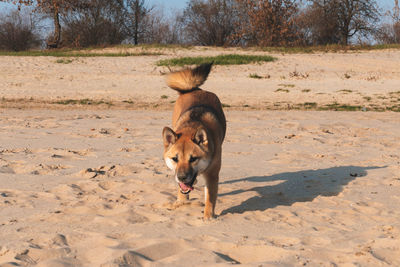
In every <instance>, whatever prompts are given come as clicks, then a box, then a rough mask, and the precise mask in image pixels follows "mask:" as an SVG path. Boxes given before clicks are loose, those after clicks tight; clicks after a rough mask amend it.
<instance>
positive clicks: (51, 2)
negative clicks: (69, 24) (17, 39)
mask: <svg viewBox="0 0 400 267" xmlns="http://www.w3.org/2000/svg"><path fill="white" fill-rule="evenodd" d="M0 2H10V3H13V4H17V5H18V7H19V8H20V7H21V6H22V5H26V6H33V7H35V11H37V12H42V13H45V14H47V15H50V16H51V18H52V20H53V24H54V35H53V37H52V38H50V39H49V40H48V41H47V45H48V47H50V48H57V47H58V46H59V44H60V41H61V23H60V15H61V14H62V13H63V12H66V11H68V10H70V9H72V8H74V7H77V6H80V5H82V2H84V1H79V0H35V1H34V0H0Z"/></svg>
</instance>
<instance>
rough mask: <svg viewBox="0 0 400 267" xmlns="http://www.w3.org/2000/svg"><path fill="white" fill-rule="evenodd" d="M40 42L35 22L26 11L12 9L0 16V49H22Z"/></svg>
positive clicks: (33, 46) (35, 45)
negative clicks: (23, 12) (22, 12)
mask: <svg viewBox="0 0 400 267" xmlns="http://www.w3.org/2000/svg"><path fill="white" fill-rule="evenodd" d="M40 43H41V40H40V37H39V35H38V34H37V32H36V29H35V23H32V21H31V17H30V15H29V14H27V12H26V13H25V14H21V12H20V11H14V12H12V13H10V14H7V15H3V17H0V49H2V50H11V51H23V50H28V49H31V48H35V47H38V46H39V45H40Z"/></svg>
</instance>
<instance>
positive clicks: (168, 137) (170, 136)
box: [162, 127, 178, 147]
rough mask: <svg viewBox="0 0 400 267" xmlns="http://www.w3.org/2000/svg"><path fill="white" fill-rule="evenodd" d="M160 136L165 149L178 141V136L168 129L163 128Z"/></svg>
mask: <svg viewBox="0 0 400 267" xmlns="http://www.w3.org/2000/svg"><path fill="white" fill-rule="evenodd" d="M162 135H163V141H164V146H165V147H168V146H170V145H172V144H175V142H176V140H177V139H178V135H177V134H176V133H175V132H174V131H173V130H172V129H171V128H169V127H164V129H163V132H162Z"/></svg>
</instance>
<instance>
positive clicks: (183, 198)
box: [176, 189, 189, 202]
mask: <svg viewBox="0 0 400 267" xmlns="http://www.w3.org/2000/svg"><path fill="white" fill-rule="evenodd" d="M187 200H189V194H182V192H181V190H180V189H178V197H177V200H176V201H177V202H185V201H187Z"/></svg>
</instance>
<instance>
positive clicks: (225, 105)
mask: <svg viewBox="0 0 400 267" xmlns="http://www.w3.org/2000/svg"><path fill="white" fill-rule="evenodd" d="M222 107H223V108H230V107H231V105H229V104H224V103H222Z"/></svg>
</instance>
